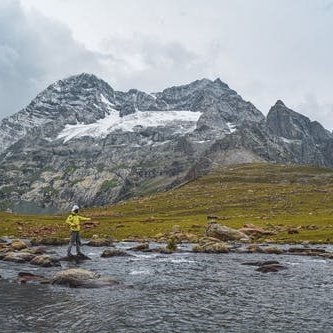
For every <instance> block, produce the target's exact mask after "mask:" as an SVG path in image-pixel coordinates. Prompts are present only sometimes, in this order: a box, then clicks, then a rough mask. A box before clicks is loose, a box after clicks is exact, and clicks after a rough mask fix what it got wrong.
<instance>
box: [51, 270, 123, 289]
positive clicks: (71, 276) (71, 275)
mask: <svg viewBox="0 0 333 333" xmlns="http://www.w3.org/2000/svg"><path fill="white" fill-rule="evenodd" d="M51 283H52V284H56V285H63V286H67V287H70V288H101V287H108V286H112V285H116V284H119V282H118V281H116V280H115V279H113V278H112V277H110V276H105V277H101V276H100V275H99V274H98V273H96V272H92V271H89V270H86V269H81V268H72V269H67V270H64V271H60V272H58V273H56V274H55V275H54V276H53V278H52V279H51Z"/></svg>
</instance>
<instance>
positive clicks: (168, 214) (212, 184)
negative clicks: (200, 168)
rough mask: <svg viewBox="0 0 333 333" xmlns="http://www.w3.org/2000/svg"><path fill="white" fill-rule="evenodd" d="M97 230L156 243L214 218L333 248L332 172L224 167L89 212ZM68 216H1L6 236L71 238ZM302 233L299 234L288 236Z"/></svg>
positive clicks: (200, 228)
mask: <svg viewBox="0 0 333 333" xmlns="http://www.w3.org/2000/svg"><path fill="white" fill-rule="evenodd" d="M84 214H85V215H87V216H91V217H92V219H93V221H97V222H98V225H97V226H96V227H94V228H92V229H89V230H84V231H83V235H84V236H86V237H90V236H91V235H93V234H99V235H100V236H102V235H103V236H104V235H105V236H113V237H115V238H117V239H124V238H128V237H130V236H132V237H152V236H155V235H156V234H159V233H164V232H168V231H170V230H171V229H172V227H173V226H174V225H179V226H180V228H181V230H183V231H186V232H190V233H194V234H198V235H200V234H202V233H203V231H204V226H205V225H206V223H207V215H212V214H213V215H217V216H218V217H219V223H223V224H225V225H228V226H231V227H234V228H240V227H242V226H243V225H244V224H246V223H247V224H248V223H250V224H254V225H256V226H258V227H262V228H265V229H268V230H272V231H275V232H276V233H277V234H276V235H274V236H270V237H269V238H270V239H272V240H273V241H279V242H288V241H306V240H308V241H312V242H330V243H332V242H333V170H332V169H321V168H314V167H308V166H284V165H272V164H246V165H237V166H225V167H220V168H219V169H217V170H215V171H214V172H212V173H210V174H209V175H207V176H204V177H201V178H200V179H197V180H195V181H192V182H189V183H187V184H185V185H183V186H182V187H179V188H177V189H174V190H171V191H168V192H163V193H160V194H157V195H154V196H150V197H146V198H138V199H135V200H131V201H128V202H124V203H120V204H117V205H115V206H112V207H107V208H96V209H89V210H87V211H85V212H84ZM63 220H64V217H63V216H51V217H41V216H39V217H34V216H29V217H27V216H16V215H10V214H2V215H0V235H5V234H6V235H20V236H22V235H23V236H24V235H25V236H29V237H32V236H36V235H38V234H40V235H43V234H53V235H59V236H65V235H67V233H68V231H67V228H66V226H65V225H64V223H63ZM291 228H298V231H299V233H296V234H289V233H288V230H289V229H291Z"/></svg>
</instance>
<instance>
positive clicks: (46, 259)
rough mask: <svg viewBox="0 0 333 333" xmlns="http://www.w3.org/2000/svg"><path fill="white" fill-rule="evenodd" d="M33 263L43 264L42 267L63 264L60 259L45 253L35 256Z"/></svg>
mask: <svg viewBox="0 0 333 333" xmlns="http://www.w3.org/2000/svg"><path fill="white" fill-rule="evenodd" d="M30 263H31V264H33V265H37V266H42V267H54V266H61V264H60V262H59V260H58V259H56V258H53V257H51V256H49V255H46V254H43V255H40V256H35V257H34V258H33V259H32V260H31V261H30Z"/></svg>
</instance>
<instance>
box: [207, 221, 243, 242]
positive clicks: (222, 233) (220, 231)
mask: <svg viewBox="0 0 333 333" xmlns="http://www.w3.org/2000/svg"><path fill="white" fill-rule="evenodd" d="M205 234H206V236H208V237H214V238H217V239H219V240H221V241H249V240H250V238H249V236H247V235H245V234H244V233H242V232H240V231H238V230H236V229H232V228H229V227H227V226H225V225H221V224H218V223H215V222H213V223H209V224H208V226H207V228H206V232H205Z"/></svg>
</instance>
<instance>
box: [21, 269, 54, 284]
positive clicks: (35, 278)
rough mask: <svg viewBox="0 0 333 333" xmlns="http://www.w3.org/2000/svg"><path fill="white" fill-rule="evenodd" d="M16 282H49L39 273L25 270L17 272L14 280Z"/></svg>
mask: <svg viewBox="0 0 333 333" xmlns="http://www.w3.org/2000/svg"><path fill="white" fill-rule="evenodd" d="M16 281H17V282H18V283H20V284H23V283H42V284H45V283H50V281H49V279H47V278H45V277H44V276H41V275H35V274H32V273H27V272H19V273H18V277H17V280H16Z"/></svg>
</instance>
